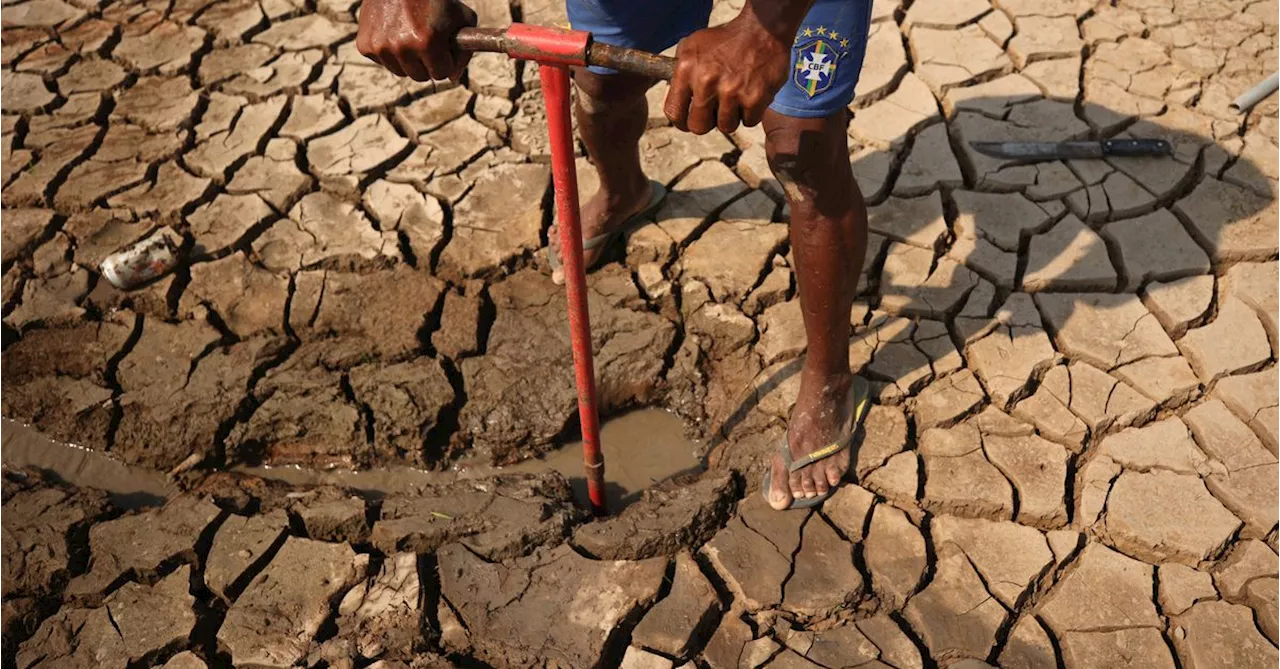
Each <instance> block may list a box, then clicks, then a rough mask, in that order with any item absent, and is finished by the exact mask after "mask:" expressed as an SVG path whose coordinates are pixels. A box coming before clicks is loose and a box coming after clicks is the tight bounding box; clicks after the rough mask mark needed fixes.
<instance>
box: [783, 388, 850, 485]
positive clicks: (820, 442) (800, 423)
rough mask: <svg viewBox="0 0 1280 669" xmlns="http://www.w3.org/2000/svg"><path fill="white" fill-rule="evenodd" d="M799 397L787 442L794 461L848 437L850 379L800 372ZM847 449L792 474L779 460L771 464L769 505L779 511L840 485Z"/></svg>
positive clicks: (847, 453)
mask: <svg viewBox="0 0 1280 669" xmlns="http://www.w3.org/2000/svg"><path fill="white" fill-rule="evenodd" d="M802 374H803V376H802V377H801V380H800V395H799V397H798V398H797V399H796V406H795V408H794V409H792V412H791V424H790V425H789V426H788V428H787V442H788V443H789V444H790V446H791V457H792V459H793V460H797V459H800V458H802V457H804V456H806V455H808V454H809V453H812V452H814V451H816V450H818V449H820V448H823V447H825V446H828V445H830V444H831V443H833V442H836V441H839V440H840V439H841V438H842V437H843V436H844V435H845V434H847V433H848V430H849V423H850V421H851V420H852V419H853V416H852V415H851V413H850V411H849V400H848V398H849V391H850V387H851V385H852V380H853V377H851V376H844V377H835V378H833V377H830V376H828V377H825V378H820V377H819V376H818V375H817V374H810V373H809V372H808V371H807V370H806V371H805V372H802ZM849 452H850V451H849V449H847V448H846V449H844V450H842V451H840V452H839V453H836V454H835V455H833V456H831V457H829V458H826V459H823V460H819V461H818V462H815V463H813V464H811V465H809V466H807V467H804V468H802V469H800V470H798V471H795V472H790V473H788V472H787V467H786V465H785V464H783V462H782V456H781V455H778V454H775V455H774V456H773V463H772V465H771V466H772V468H773V472H772V476H771V488H770V490H769V505H770V506H772V507H773V508H775V509H778V510H782V509H785V508H787V507H788V506H790V505H791V500H792V499H794V498H810V497H817V496H818V495H822V494H824V493H826V492H827V491H828V490H831V489H832V488H834V487H835V486H837V485H839V484H840V481H841V479H843V478H844V475H845V472H847V471H849V458H850V456H849Z"/></svg>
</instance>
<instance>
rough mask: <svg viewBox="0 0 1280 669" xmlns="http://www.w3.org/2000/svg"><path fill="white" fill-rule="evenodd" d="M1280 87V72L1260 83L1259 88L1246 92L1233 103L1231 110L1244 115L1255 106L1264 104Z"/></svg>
mask: <svg viewBox="0 0 1280 669" xmlns="http://www.w3.org/2000/svg"><path fill="white" fill-rule="evenodd" d="M1278 86H1280V72H1278V73H1276V74H1272V75H1271V76H1269V77H1267V78H1266V79H1263V80H1262V81H1260V82H1258V85H1257V86H1254V87H1253V88H1250V89H1249V90H1247V91H1245V92H1244V94H1243V95H1241V96H1240V97H1238V98H1236V99H1235V100H1233V101H1232V102H1231V109H1232V110H1233V111H1235V112H1237V113H1240V114H1243V113H1246V112H1248V111H1249V110H1250V109H1253V107H1254V105H1256V104H1258V103H1259V102H1262V101H1263V100H1265V99H1266V97H1267V96H1268V95H1271V94H1272V93H1275V92H1276V88H1277V87H1278Z"/></svg>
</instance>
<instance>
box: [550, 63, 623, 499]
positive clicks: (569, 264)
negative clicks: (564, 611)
mask: <svg viewBox="0 0 1280 669" xmlns="http://www.w3.org/2000/svg"><path fill="white" fill-rule="evenodd" d="M538 73H539V75H540V76H541V77H542V94H543V99H544V100H545V102H546V105H547V134H548V136H549V138H550V140H551V174H552V177H553V178H554V180H555V192H556V214H557V215H558V220H559V226H558V227H559V228H560V258H561V261H562V262H563V263H564V276H565V288H566V292H567V293H568V297H569V337H570V339H571V341H572V345H573V371H574V377H575V381H576V383H577V386H578V419H579V421H580V422H581V423H582V463H583V466H584V467H585V469H586V478H587V496H588V497H589V498H590V499H591V511H592V512H593V513H594V514H595V515H597V516H604V515H606V514H607V513H608V509H607V508H606V506H605V498H604V454H603V453H601V452H600V423H599V418H598V414H597V413H596V373H595V363H594V361H593V360H592V351H591V316H590V314H589V313H588V310H587V276H586V268H585V267H584V265H583V261H582V222H581V220H580V216H579V213H580V212H579V210H578V173H577V170H576V169H575V167H574V163H573V159H574V156H573V122H572V120H571V119H572V117H571V116H569V68H568V67H566V66H564V65H548V64H546V63H541V64H540V65H539V67H538Z"/></svg>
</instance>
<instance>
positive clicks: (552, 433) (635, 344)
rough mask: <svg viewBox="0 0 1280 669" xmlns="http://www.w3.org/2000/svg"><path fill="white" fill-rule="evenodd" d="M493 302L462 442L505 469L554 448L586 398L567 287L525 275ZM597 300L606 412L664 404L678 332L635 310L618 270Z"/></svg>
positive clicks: (594, 294) (598, 290) (596, 342)
mask: <svg viewBox="0 0 1280 669" xmlns="http://www.w3.org/2000/svg"><path fill="white" fill-rule="evenodd" d="M489 296H490V299H491V300H492V301H493V303H494V305H495V306H496V308H497V317H496V319H495V320H494V323H493V325H492V327H491V328H490V330H489V340H488V347H487V349H486V353H485V355H483V356H478V357H474V358H467V359H466V360H463V361H462V364H461V365H460V367H461V371H462V375H463V378H464V383H465V385H466V388H467V397H468V402H467V404H466V405H465V406H463V408H462V412H461V414H460V416H459V423H460V424H461V430H460V432H459V434H458V435H456V437H455V438H456V439H470V440H472V443H473V448H474V449H475V451H476V452H477V453H478V454H481V455H483V456H486V457H489V458H491V459H492V460H493V461H494V462H495V463H497V464H501V463H509V462H514V461H516V460H519V459H523V458H526V457H530V456H532V455H536V454H538V453H540V452H542V451H545V450H546V449H547V447H548V446H549V445H550V443H551V441H552V440H553V439H554V438H556V437H557V436H558V435H560V434H561V432H563V431H564V430H565V427H566V426H567V424H568V423H569V421H570V419H571V418H572V416H573V414H574V411H575V410H576V407H577V394H576V393H575V391H574V389H573V382H572V370H573V360H572V354H571V351H570V346H569V332H568V326H567V324H566V322H565V313H567V312H566V308H567V307H566V306H565V301H564V292H563V291H562V290H561V289H560V287H558V286H556V285H555V284H553V283H551V281H550V279H549V278H548V277H546V276H544V275H542V274H540V273H538V272H534V271H531V270H525V271H523V272H520V273H517V274H515V275H513V276H512V277H510V278H509V279H507V280H506V281H504V282H502V283H500V284H498V285H496V286H495V287H494V288H493V289H492V290H491V291H490V293H489ZM587 300H588V305H589V307H590V309H591V312H592V322H591V336H592V344H593V349H594V353H595V367H596V384H597V385H596V389H597V392H598V393H599V396H600V399H599V402H600V410H601V412H610V411H613V410H616V409H619V408H622V407H624V406H627V405H629V404H633V403H637V404H638V403H644V402H646V401H649V400H651V399H653V398H655V397H656V396H657V391H658V386H657V384H658V380H659V374H660V372H661V371H662V368H663V358H664V356H665V355H666V353H667V351H668V350H669V349H670V348H671V344H672V342H673V340H674V338H675V327H674V326H673V325H672V324H671V322H669V321H667V320H666V319H665V318H662V317H661V316H658V315H657V314H654V313H651V312H647V311H640V310H637V309H635V307H637V306H639V304H642V303H643V302H642V298H641V297H640V293H639V289H637V288H636V286H635V283H634V282H632V280H631V277H630V276H629V275H628V274H626V273H625V272H622V271H619V270H618V269H617V268H616V266H611V267H609V268H606V269H604V270H602V271H600V272H596V273H595V274H594V275H593V277H592V281H591V282H590V286H589V290H588V297H587Z"/></svg>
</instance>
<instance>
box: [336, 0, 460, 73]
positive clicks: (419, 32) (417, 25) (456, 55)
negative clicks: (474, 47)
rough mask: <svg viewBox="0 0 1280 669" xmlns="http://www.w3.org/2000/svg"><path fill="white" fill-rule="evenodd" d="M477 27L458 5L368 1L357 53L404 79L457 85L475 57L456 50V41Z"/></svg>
mask: <svg viewBox="0 0 1280 669" xmlns="http://www.w3.org/2000/svg"><path fill="white" fill-rule="evenodd" d="M475 24H476V13H475V12H473V11H471V8H470V7H468V6H466V5H464V4H462V3H461V2H459V1H458V0H364V4H363V5H362V6H361V7H360V31H359V32H358V33H357V34H356V48H357V49H359V50H360V53H362V54H364V55H365V56H367V57H369V58H370V59H372V60H373V61H375V62H377V63H378V64H380V65H382V66H383V67H385V68H387V69H388V70H391V71H392V72H394V73H395V74H398V75H400V76H406V75H407V76H409V77H412V78H413V79H416V80H417V81H427V80H428V79H452V80H454V81H457V80H458V77H460V76H462V70H463V69H464V68H466V66H467V61H468V60H470V59H471V54H470V53H469V52H466V51H460V50H458V49H456V48H454V46H453V37H454V35H457V34H458V31H459V30H461V29H463V28H466V27H468V26H474V25H475Z"/></svg>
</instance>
